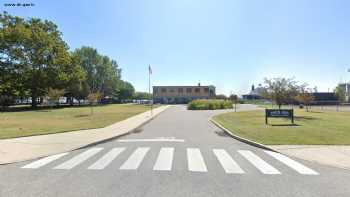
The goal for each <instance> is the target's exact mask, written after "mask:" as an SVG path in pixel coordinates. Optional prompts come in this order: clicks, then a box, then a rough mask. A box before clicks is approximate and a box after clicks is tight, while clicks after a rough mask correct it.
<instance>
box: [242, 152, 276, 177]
mask: <svg viewBox="0 0 350 197" xmlns="http://www.w3.org/2000/svg"><path fill="white" fill-rule="evenodd" d="M238 153H239V154H241V155H242V156H243V157H244V158H245V159H247V160H248V161H249V162H250V163H251V164H253V165H254V166H255V167H256V168H258V169H259V170H260V172H262V173H264V174H281V173H280V172H279V171H278V170H277V169H276V168H274V167H272V166H271V165H270V164H268V163H267V162H265V161H264V160H262V159H261V158H260V157H258V156H257V155H256V154H254V153H253V152H251V151H249V150H239V151H238Z"/></svg>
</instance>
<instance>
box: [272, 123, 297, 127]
mask: <svg viewBox="0 0 350 197" xmlns="http://www.w3.org/2000/svg"><path fill="white" fill-rule="evenodd" d="M268 125H269V126H272V127H299V126H301V125H299V124H295V123H294V124H268Z"/></svg>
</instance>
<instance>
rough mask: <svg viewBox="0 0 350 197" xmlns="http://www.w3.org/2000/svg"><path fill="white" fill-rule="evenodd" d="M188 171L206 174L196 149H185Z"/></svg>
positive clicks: (199, 152)
mask: <svg viewBox="0 0 350 197" xmlns="http://www.w3.org/2000/svg"><path fill="white" fill-rule="evenodd" d="M187 162H188V170H189V171H192V172H207V171H208V170H207V166H206V165H205V163H204V159H203V157H202V154H201V151H200V150H199V149H198V148H188V149H187Z"/></svg>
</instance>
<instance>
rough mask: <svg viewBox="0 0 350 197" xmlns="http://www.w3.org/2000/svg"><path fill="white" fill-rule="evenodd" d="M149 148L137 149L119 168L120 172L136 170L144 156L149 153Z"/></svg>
mask: <svg viewBox="0 0 350 197" xmlns="http://www.w3.org/2000/svg"><path fill="white" fill-rule="evenodd" d="M149 149H150V148H149V147H141V148H137V149H136V150H135V151H134V152H133V153H132V155H131V156H130V157H129V158H128V160H126V161H125V162H124V164H123V165H122V166H121V167H120V168H119V169H121V170H135V169H137V168H138V167H139V166H140V164H141V162H142V160H143V158H144V157H145V156H146V154H147V152H148V151H149Z"/></svg>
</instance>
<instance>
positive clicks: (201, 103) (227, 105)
mask: <svg viewBox="0 0 350 197" xmlns="http://www.w3.org/2000/svg"><path fill="white" fill-rule="evenodd" d="M232 108H233V106H232V102H231V101H225V100H220V99H197V100H193V101H191V102H190V103H188V106H187V109H189V110H215V109H232Z"/></svg>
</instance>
